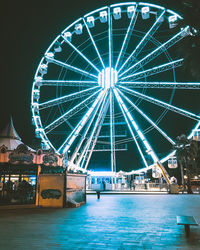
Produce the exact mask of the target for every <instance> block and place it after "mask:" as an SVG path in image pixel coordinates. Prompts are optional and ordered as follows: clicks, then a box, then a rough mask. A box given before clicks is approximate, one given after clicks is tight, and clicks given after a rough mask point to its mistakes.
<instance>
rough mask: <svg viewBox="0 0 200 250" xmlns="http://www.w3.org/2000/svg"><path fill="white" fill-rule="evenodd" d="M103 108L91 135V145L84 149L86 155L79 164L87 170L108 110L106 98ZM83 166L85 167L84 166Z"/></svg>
mask: <svg viewBox="0 0 200 250" xmlns="http://www.w3.org/2000/svg"><path fill="white" fill-rule="evenodd" d="M102 107H103V110H102V111H101V112H100V114H99V118H98V119H99V124H98V126H97V128H96V130H95V132H94V135H93V138H92V140H91V143H90V144H89V145H88V147H87V149H86V153H85V155H84V157H83V159H82V162H81V167H84V168H85V169H87V167H88V164H89V161H90V159H91V156H92V153H93V150H94V147H95V145H96V142H97V139H98V136H99V134H100V131H101V128H102V124H103V122H104V119H105V116H106V113H107V110H108V107H109V99H108V98H107V101H106V102H105V105H104V106H102ZM84 164H85V166H84Z"/></svg>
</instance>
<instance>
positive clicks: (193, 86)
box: [119, 81, 200, 89]
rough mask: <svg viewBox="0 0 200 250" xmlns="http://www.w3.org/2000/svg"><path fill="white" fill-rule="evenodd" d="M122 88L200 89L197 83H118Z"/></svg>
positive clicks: (199, 84)
mask: <svg viewBox="0 0 200 250" xmlns="http://www.w3.org/2000/svg"><path fill="white" fill-rule="evenodd" d="M119 84H120V85H121V86H123V87H128V88H144V87H145V88H153V89H156V88H159V89H174V88H176V89H200V83H199V82H132V81H127V82H124V81H122V82H119Z"/></svg>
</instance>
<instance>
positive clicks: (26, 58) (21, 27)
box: [0, 0, 179, 144]
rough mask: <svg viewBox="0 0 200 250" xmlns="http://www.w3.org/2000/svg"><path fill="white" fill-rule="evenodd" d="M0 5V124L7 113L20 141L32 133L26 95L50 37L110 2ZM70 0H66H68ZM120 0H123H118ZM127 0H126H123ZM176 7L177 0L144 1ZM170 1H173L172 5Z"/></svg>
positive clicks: (44, 1) (65, 0) (30, 1)
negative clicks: (12, 119) (11, 119)
mask: <svg viewBox="0 0 200 250" xmlns="http://www.w3.org/2000/svg"><path fill="white" fill-rule="evenodd" d="M4 2H6V3H4V5H3V6H1V15H2V16H1V18H2V19H3V20H2V21H1V42H3V43H2V45H1V67H0V69H1V91H0V104H1V105H0V107H1V120H0V128H2V127H3V126H4V125H5V124H6V123H7V121H8V120H9V116H10V115H12V116H13V118H14V124H15V127H16V130H17V131H18V133H19V135H20V136H21V138H22V139H23V141H24V142H25V143H27V144H30V143H31V141H32V139H33V137H34V133H33V131H34V130H33V127H32V125H31V111H30V96H31V86H32V81H33V76H34V74H35V71H36V69H37V65H38V63H39V61H40V59H41V57H42V55H43V53H44V52H45V51H46V49H47V47H48V46H49V45H50V43H51V42H52V41H53V39H54V38H55V37H56V36H57V35H58V34H59V33H60V32H61V31H62V30H63V29H64V28H65V27H67V26H68V25H69V24H70V23H72V22H73V21H75V20H76V19H78V18H79V17H81V16H83V15H84V14H86V13H88V12H90V11H92V10H94V9H96V8H99V7H102V6H105V5H107V4H111V3H117V2H120V1H104V0H98V1H97V0H82V1H81V0H72V1H69V0H56V1H50V0H48V1H47V0H40V1H37V0H28V1H24V0H18V1H4ZM69 2H70V3H69ZM121 2H123V1H121ZM125 2H127V1H125ZM147 2H153V3H155V4H160V5H163V6H166V7H170V8H172V9H174V10H175V11H178V4H177V2H179V1H177V0H176V1H168V0H162V1H156V0H155V1H147ZM173 2H176V6H174V4H173Z"/></svg>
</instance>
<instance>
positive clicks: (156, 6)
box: [31, 2, 200, 162]
mask: <svg viewBox="0 0 200 250" xmlns="http://www.w3.org/2000/svg"><path fill="white" fill-rule="evenodd" d="M131 4H133V5H136V4H138V5H141V6H149V7H154V8H159V9H162V10H166V12H168V13H170V14H173V15H176V16H177V17H178V18H179V19H182V17H181V16H180V15H179V14H177V13H176V12H174V11H171V10H169V9H165V8H164V7H161V6H159V5H154V4H149V3H142V2H140V3H136V2H127V3H118V4H112V5H110V6H105V7H102V8H99V9H97V10H94V11H92V12H89V13H87V14H86V15H84V16H83V18H86V17H89V16H90V15H92V14H95V13H98V12H99V11H101V10H105V9H108V8H113V7H117V6H124V5H127V6H128V5H131ZM83 18H79V19H77V20H76V21H74V22H73V23H72V24H70V25H69V26H68V27H67V28H65V29H64V30H63V31H62V32H61V34H60V35H58V36H57V37H56V38H55V39H54V41H53V42H52V43H51V44H50V46H49V47H48V49H47V50H46V52H45V53H44V55H47V53H48V52H49V51H51V49H52V47H53V46H54V45H55V43H56V42H57V41H58V40H59V39H60V38H61V37H62V36H63V34H64V33H65V32H66V31H68V30H69V29H70V28H71V27H73V26H74V25H75V24H77V23H78V22H80V21H81V20H82V19H83ZM44 60H45V56H44V57H42V59H41V61H40V63H39V65H38V68H37V70H36V73H35V76H34V79H36V78H37V76H38V72H39V68H40V67H41V65H42V63H43V61H44ZM34 90H35V85H34V83H33V86H32V96H31V103H32V106H33V103H34V101H33V91H34ZM32 112H33V110H32ZM33 113H34V112H33ZM40 120H41V118H40ZM35 125H36V129H40V127H39V125H38V122H37V121H36V120H35ZM199 125H200V124H199V122H198V123H197V125H196V126H195V128H198V127H199ZM191 136H192V132H191V133H190V135H189V136H188V137H191ZM41 137H43V138H42V139H43V140H44V141H45V140H46V141H48V144H49V145H50V146H51V147H52V148H53V149H54V150H55V151H57V150H56V149H55V147H54V146H53V145H52V143H51V141H50V140H49V139H48V137H47V136H46V133H45V132H44V134H42V136H41ZM57 153H59V152H58V151H57ZM170 156H171V153H170V154H169V155H167V156H166V157H164V158H162V159H161V160H160V161H161V162H164V161H166V160H167V159H168V158H169V157H170Z"/></svg>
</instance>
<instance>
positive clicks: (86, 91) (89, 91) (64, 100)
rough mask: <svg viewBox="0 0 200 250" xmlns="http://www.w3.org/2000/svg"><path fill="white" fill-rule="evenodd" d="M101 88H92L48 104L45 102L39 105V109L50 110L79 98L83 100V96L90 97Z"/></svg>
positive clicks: (56, 99)
mask: <svg viewBox="0 0 200 250" xmlns="http://www.w3.org/2000/svg"><path fill="white" fill-rule="evenodd" d="M98 88H99V87H98V86H97V87H94V88H90V89H86V90H82V91H79V92H76V93H73V94H69V95H65V96H62V97H59V98H55V99H53V100H50V101H47V102H43V103H40V104H39V109H40V110H41V109H46V108H50V107H53V106H55V105H58V104H61V103H65V102H68V101H71V100H75V99H77V98H81V97H83V96H86V95H89V94H91V93H93V92H94V90H96V89H98Z"/></svg>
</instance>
